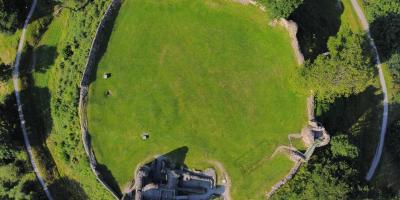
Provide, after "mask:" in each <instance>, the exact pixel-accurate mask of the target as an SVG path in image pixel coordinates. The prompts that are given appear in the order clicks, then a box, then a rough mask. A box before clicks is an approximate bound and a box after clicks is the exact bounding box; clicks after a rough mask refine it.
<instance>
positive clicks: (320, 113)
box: [316, 86, 383, 133]
mask: <svg viewBox="0 0 400 200" xmlns="http://www.w3.org/2000/svg"><path fill="white" fill-rule="evenodd" d="M378 92H379V89H378V88H375V87H373V86H370V87H368V88H367V89H365V90H364V92H362V93H359V94H357V95H352V96H349V97H341V98H338V99H336V100H335V102H334V103H332V104H326V103H324V102H317V103H316V115H317V120H318V121H320V122H322V123H323V124H324V126H325V128H326V129H327V130H328V131H329V132H332V133H336V132H346V131H348V130H349V129H350V128H351V127H352V126H353V125H354V124H355V123H356V122H357V121H358V120H359V119H360V117H361V116H362V115H364V114H365V113H366V112H367V111H368V110H371V109H373V108H376V107H377V106H380V105H381V100H382V98H383V97H382V94H377V93H378Z"/></svg>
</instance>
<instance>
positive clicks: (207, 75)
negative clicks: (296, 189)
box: [88, 0, 306, 199]
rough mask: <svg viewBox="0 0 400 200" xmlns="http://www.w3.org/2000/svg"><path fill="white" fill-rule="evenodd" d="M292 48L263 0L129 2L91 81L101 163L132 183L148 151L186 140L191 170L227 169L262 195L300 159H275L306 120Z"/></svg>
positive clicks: (250, 195) (244, 193) (240, 189)
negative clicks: (256, 1)
mask: <svg viewBox="0 0 400 200" xmlns="http://www.w3.org/2000/svg"><path fill="white" fill-rule="evenodd" d="M292 52H293V51H292V49H291V47H290V39H289V36H288V34H287V32H286V31H285V30H284V29H283V28H271V27H269V26H268V16H267V14H266V13H264V12H262V11H260V10H259V9H258V8H256V7H254V6H250V5H249V6H245V5H241V4H238V3H234V2H232V1H228V0H206V1H204V0H179V1H176V0H175V1H172V0H164V1H158V0H148V1H140V0H130V1H125V2H124V4H123V5H122V7H121V10H120V12H119V16H118V17H117V19H116V24H115V26H114V30H113V33H112V35H111V38H110V41H109V43H108V48H107V50H106V52H105V54H104V56H103V57H102V58H101V60H100V63H99V66H98V70H97V76H96V77H97V78H96V79H95V80H94V82H93V83H92V85H91V88H90V95H89V101H90V102H89V107H88V115H89V116H88V117H89V130H90V132H91V135H92V143H93V146H94V150H95V154H96V157H97V159H98V161H99V162H100V163H101V164H104V165H105V166H107V168H108V170H110V172H111V173H112V175H113V177H114V178H115V181H116V182H117V183H118V185H119V186H120V187H121V188H123V187H124V185H125V184H126V183H127V182H128V181H130V180H131V179H132V178H133V174H134V169H135V167H136V166H137V165H138V164H139V163H140V162H142V161H143V160H145V159H146V158H149V157H151V156H154V155H157V154H164V153H167V152H170V151H173V150H175V149H177V148H180V147H187V148H188V153H187V155H186V160H185V163H186V164H187V165H188V166H189V167H195V168H202V167H207V166H210V160H218V161H220V162H221V163H222V164H223V165H224V166H225V168H226V170H227V171H228V174H229V175H230V177H231V179H232V184H233V185H232V187H233V188H232V190H231V191H232V196H233V197H234V198H235V199H259V198H261V197H262V196H263V194H264V193H265V191H266V190H268V189H269V188H270V186H272V184H274V183H275V182H276V181H278V180H279V179H280V178H282V177H283V176H284V175H285V174H286V173H287V172H288V171H289V169H290V168H291V166H292V163H291V161H290V160H289V159H287V158H285V157H283V156H278V157H276V158H273V159H269V157H270V156H271V155H272V153H273V151H274V150H275V148H276V147H277V146H278V145H282V144H287V143H288V141H287V134H289V133H294V132H298V131H300V129H301V127H302V125H303V124H304V123H305V122H306V112H305V111H306V109H305V106H306V103H305V101H306V97H305V95H304V94H305V93H306V92H305V91H302V89H300V88H297V85H296V80H297V73H296V61H295V58H294V56H293V53H292ZM104 73H111V77H110V78H108V79H103V74H104ZM143 132H148V133H150V138H149V139H148V140H146V141H143V140H142V139H141V137H140V135H141V134H142V133H143ZM111 179H112V178H111ZM111 179H110V180H109V181H113V180H111Z"/></svg>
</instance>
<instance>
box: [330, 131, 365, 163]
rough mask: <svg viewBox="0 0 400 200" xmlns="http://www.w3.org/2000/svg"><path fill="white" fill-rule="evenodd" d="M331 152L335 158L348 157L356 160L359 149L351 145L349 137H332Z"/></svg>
mask: <svg viewBox="0 0 400 200" xmlns="http://www.w3.org/2000/svg"><path fill="white" fill-rule="evenodd" d="M331 152H332V155H333V157H335V158H337V157H346V158H350V159H355V158H357V157H358V153H359V149H358V148H357V147H356V146H354V145H352V144H350V142H349V138H348V136H347V135H342V134H340V135H337V136H334V137H332V140H331Z"/></svg>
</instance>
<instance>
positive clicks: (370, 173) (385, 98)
mask: <svg viewBox="0 0 400 200" xmlns="http://www.w3.org/2000/svg"><path fill="white" fill-rule="evenodd" d="M351 4H352V5H353V8H354V10H355V11H356V13H357V16H358V18H359V19H360V22H361V25H362V27H363V29H364V31H365V32H366V33H367V37H368V38H369V40H370V45H371V47H372V50H373V51H374V53H375V55H376V57H375V59H376V67H377V68H378V71H379V81H380V84H381V87H382V93H383V118H382V125H381V133H380V139H379V143H378V146H377V148H376V151H375V156H374V159H373V160H372V163H371V167H370V168H369V170H368V173H367V175H366V177H365V179H367V181H369V180H371V178H372V177H373V176H374V173H375V170H376V168H377V167H378V164H379V161H380V160H381V156H382V151H383V146H384V143H385V135H386V129H387V122H388V110H389V109H388V96H387V89H386V82H385V77H384V75H383V71H382V64H381V60H380V58H379V54H378V49H377V48H376V46H375V42H374V40H373V38H372V36H371V32H370V30H369V24H368V21H367V18H366V17H365V15H364V13H363V11H362V9H361V7H360V5H359V4H358V2H357V0H351Z"/></svg>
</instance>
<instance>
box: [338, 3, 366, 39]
mask: <svg viewBox="0 0 400 200" xmlns="http://www.w3.org/2000/svg"><path fill="white" fill-rule="evenodd" d="M350 1H351V0H342V4H343V7H344V11H343V14H342V16H341V19H342V22H344V23H345V24H347V25H348V26H349V27H350V28H351V30H352V31H353V32H358V31H362V27H361V23H360V21H359V19H358V16H357V13H356V12H355V11H354V9H353V6H352V4H351V2H350Z"/></svg>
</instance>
